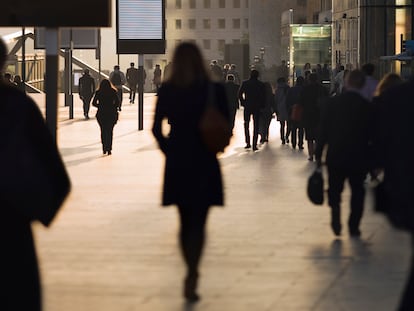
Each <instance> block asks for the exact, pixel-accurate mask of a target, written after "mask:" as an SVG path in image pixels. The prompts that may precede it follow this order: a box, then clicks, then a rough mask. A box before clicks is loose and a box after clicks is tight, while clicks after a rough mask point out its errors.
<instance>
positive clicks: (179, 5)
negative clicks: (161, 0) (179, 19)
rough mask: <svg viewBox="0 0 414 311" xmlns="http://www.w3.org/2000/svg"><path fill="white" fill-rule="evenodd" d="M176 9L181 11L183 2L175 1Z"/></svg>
mask: <svg viewBox="0 0 414 311" xmlns="http://www.w3.org/2000/svg"><path fill="white" fill-rule="evenodd" d="M175 8H176V9H181V0H175Z"/></svg>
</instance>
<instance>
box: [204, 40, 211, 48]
mask: <svg viewBox="0 0 414 311" xmlns="http://www.w3.org/2000/svg"><path fill="white" fill-rule="evenodd" d="M203 48H204V49H205V50H210V49H211V41H210V40H203Z"/></svg>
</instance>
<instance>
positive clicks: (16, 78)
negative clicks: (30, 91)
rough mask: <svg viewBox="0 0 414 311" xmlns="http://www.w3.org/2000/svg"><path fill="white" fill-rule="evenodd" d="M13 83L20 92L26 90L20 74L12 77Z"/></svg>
mask: <svg viewBox="0 0 414 311" xmlns="http://www.w3.org/2000/svg"><path fill="white" fill-rule="evenodd" d="M13 84H14V85H15V86H16V87H17V88H18V89H19V90H20V91H22V92H24V93H25V92H26V85H25V84H24V82H23V81H22V78H21V77H20V75H15V76H14V77H13Z"/></svg>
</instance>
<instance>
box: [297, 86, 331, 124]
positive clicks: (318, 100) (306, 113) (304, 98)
mask: <svg viewBox="0 0 414 311" xmlns="http://www.w3.org/2000/svg"><path fill="white" fill-rule="evenodd" d="M327 98H328V91H327V90H326V89H325V88H324V87H323V86H322V85H320V84H318V83H316V84H308V85H305V86H304V87H303V90H302V92H301V94H300V103H301V105H302V106H303V125H304V127H305V128H313V129H314V128H316V127H318V126H319V121H320V116H321V108H322V107H321V105H322V104H323V102H324V100H326V99H327Z"/></svg>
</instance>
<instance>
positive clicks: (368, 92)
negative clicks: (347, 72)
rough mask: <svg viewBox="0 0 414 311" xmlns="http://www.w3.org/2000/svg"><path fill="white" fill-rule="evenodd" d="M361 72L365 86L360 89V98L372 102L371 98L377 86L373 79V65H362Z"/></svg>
mask: <svg viewBox="0 0 414 311" xmlns="http://www.w3.org/2000/svg"><path fill="white" fill-rule="evenodd" d="M361 70H362V72H363V73H365V84H364V87H363V88H362V96H364V97H365V98H366V99H368V100H369V101H372V97H374V93H375V90H376V88H377V85H378V80H377V79H375V78H374V72H375V65H374V64H371V63H366V64H364V65H362V68H361Z"/></svg>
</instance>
